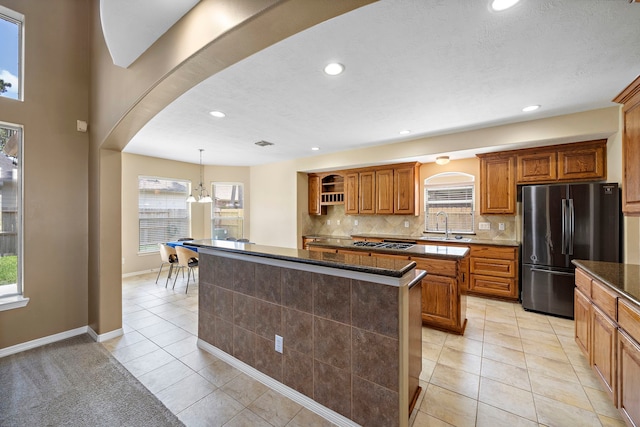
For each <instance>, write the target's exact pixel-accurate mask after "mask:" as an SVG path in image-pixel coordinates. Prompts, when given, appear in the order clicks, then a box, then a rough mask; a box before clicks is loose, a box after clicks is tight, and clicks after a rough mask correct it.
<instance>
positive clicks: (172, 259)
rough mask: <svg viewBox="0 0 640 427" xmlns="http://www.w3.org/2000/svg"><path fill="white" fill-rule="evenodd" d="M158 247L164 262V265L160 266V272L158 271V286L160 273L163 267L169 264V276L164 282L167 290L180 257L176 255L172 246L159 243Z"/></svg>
mask: <svg viewBox="0 0 640 427" xmlns="http://www.w3.org/2000/svg"><path fill="white" fill-rule="evenodd" d="M158 245H159V246H160V259H161V260H162V264H160V271H158V276H157V277H156V284H158V279H159V278H160V273H162V267H164V266H165V265H166V264H169V274H168V275H167V280H166V281H165V282H164V287H165V288H166V287H167V284H168V283H169V279H170V278H171V272H172V271H173V266H174V265H175V264H177V263H178V255H177V254H176V250H175V249H174V248H172V247H171V246H169V245H165V244H164V243H158Z"/></svg>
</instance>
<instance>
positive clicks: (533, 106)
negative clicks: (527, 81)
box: [522, 105, 540, 113]
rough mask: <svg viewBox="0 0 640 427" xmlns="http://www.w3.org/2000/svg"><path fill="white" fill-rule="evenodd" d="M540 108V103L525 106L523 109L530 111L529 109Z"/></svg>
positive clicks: (526, 111)
mask: <svg viewBox="0 0 640 427" xmlns="http://www.w3.org/2000/svg"><path fill="white" fill-rule="evenodd" d="M538 108H540V106H539V105H529V106H528V107H524V108H523V109H522V111H524V112H525V113H528V112H529V111H536V110H537V109H538Z"/></svg>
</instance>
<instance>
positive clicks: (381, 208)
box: [376, 169, 393, 214]
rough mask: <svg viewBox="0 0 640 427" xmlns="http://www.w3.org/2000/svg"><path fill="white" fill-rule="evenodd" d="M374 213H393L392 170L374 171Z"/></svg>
mask: <svg viewBox="0 0 640 427" xmlns="http://www.w3.org/2000/svg"><path fill="white" fill-rule="evenodd" d="M376 213H377V214H392V213H393V169H383V170H378V171H376Z"/></svg>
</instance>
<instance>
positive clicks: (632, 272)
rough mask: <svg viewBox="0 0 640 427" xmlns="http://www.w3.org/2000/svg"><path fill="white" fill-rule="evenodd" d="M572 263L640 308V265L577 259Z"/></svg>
mask: <svg viewBox="0 0 640 427" xmlns="http://www.w3.org/2000/svg"><path fill="white" fill-rule="evenodd" d="M572 262H573V264H574V265H575V266H576V267H579V268H581V269H583V270H584V271H586V272H587V273H589V274H591V275H592V276H593V277H595V278H596V279H598V280H599V281H601V282H602V283H604V284H605V285H607V286H610V287H611V288H612V289H614V290H615V291H618V292H619V293H621V294H623V295H624V296H626V297H627V298H629V300H631V301H632V302H634V303H635V304H637V305H638V306H640V265H636V264H618V263H615V262H602V261H583V260H577V259H574V260H573V261H572Z"/></svg>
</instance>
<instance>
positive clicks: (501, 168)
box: [478, 154, 517, 215]
mask: <svg viewBox="0 0 640 427" xmlns="http://www.w3.org/2000/svg"><path fill="white" fill-rule="evenodd" d="M478 157H480V214H481V215H487V214H502V215H515V213H516V191H517V190H516V156H515V155H508V156H505V155H498V156H492V155H488V154H478Z"/></svg>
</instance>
